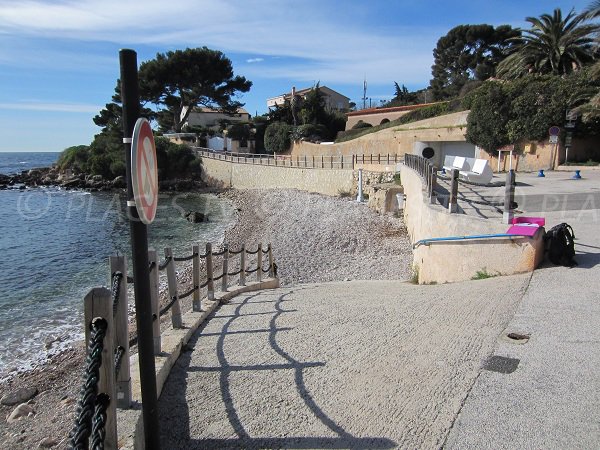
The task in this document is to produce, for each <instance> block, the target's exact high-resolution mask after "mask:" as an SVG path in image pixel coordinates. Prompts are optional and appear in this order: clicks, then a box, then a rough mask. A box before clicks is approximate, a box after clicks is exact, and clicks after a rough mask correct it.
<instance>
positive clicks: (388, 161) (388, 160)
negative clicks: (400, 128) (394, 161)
mask: <svg viewBox="0 0 600 450" xmlns="http://www.w3.org/2000/svg"><path fill="white" fill-rule="evenodd" d="M387 163H388V164H389V163H390V154H389V153H388V159H387Z"/></svg>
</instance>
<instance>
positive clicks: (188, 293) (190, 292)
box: [179, 286, 198, 299]
mask: <svg viewBox="0 0 600 450" xmlns="http://www.w3.org/2000/svg"><path fill="white" fill-rule="evenodd" d="M197 289H198V286H194V287H193V288H192V289H190V290H189V291H187V292H186V293H185V294H181V295H180V296H179V298H180V299H182V298H186V297H189V296H190V295H192V294H193V293H194V292H196V290H197Z"/></svg>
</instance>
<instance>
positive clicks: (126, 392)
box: [109, 256, 131, 409]
mask: <svg viewBox="0 0 600 450" xmlns="http://www.w3.org/2000/svg"><path fill="white" fill-rule="evenodd" d="M109 265H110V285H111V286H112V285H113V281H114V279H115V273H117V272H120V273H121V274H122V276H121V278H120V287H119V296H118V297H117V305H116V308H114V305H113V310H114V324H115V334H114V337H115V342H114V348H116V349H118V348H121V349H122V356H121V366H120V369H119V373H117V374H116V378H117V379H116V389H117V406H118V407H119V408H124V409H128V408H129V407H130V406H131V375H130V368H129V327H128V325H129V321H128V320H127V319H128V317H127V260H126V259H125V257H124V256H111V257H110V258H109ZM113 300H114V299H113Z"/></svg>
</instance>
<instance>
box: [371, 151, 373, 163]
mask: <svg viewBox="0 0 600 450" xmlns="http://www.w3.org/2000/svg"><path fill="white" fill-rule="evenodd" d="M371 164H373V153H371Z"/></svg>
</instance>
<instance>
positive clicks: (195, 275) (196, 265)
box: [192, 245, 202, 312]
mask: <svg viewBox="0 0 600 450" xmlns="http://www.w3.org/2000/svg"><path fill="white" fill-rule="evenodd" d="M192 253H193V255H194V260H193V264H192V283H193V284H194V289H195V291H194V294H193V295H194V300H193V301H192V311H195V312H200V311H202V303H201V300H200V246H199V245H193V246H192Z"/></svg>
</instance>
